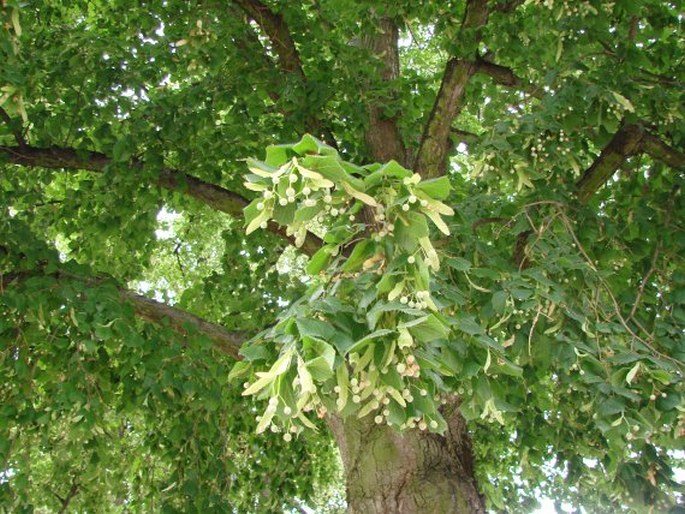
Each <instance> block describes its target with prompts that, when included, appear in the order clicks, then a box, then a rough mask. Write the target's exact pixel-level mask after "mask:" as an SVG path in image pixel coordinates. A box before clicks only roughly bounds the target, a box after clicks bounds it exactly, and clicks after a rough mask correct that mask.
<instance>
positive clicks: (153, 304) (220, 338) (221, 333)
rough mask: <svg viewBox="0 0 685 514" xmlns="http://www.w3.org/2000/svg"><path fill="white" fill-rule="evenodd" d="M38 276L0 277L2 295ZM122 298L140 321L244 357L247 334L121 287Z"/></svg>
mask: <svg viewBox="0 0 685 514" xmlns="http://www.w3.org/2000/svg"><path fill="white" fill-rule="evenodd" d="M0 251H2V252H6V251H5V250H4V249H3V247H0ZM36 273H38V272H36V271H33V272H17V273H8V274H5V275H0V294H2V293H3V292H4V290H5V289H8V288H10V287H11V286H12V284H13V283H15V282H21V281H23V280H26V279H27V278H30V277H31V276H35V275H36ZM47 275H48V276H51V277H54V278H56V279H67V280H78V281H81V282H85V283H88V284H91V285H94V286H95V285H98V284H100V283H102V281H103V280H102V279H92V278H87V277H82V276H79V275H74V274H73V273H70V272H67V271H63V270H57V271H53V272H50V273H47ZM119 296H120V297H121V299H122V300H123V301H125V302H128V303H130V304H131V305H132V306H133V309H134V311H135V313H136V315H137V316H139V317H140V318H142V319H144V320H146V321H150V322H153V323H162V322H164V320H167V321H168V322H169V324H170V326H171V327H172V328H173V329H174V330H176V331H177V332H179V333H180V334H183V335H186V334H187V331H188V329H189V328H190V327H192V328H194V329H195V330H196V331H197V332H198V333H200V334H202V335H204V336H206V337H208V338H209V339H210V340H211V341H212V343H213V344H214V346H215V347H216V349H217V350H219V351H221V352H222V353H225V354H226V355H229V356H230V357H232V358H234V359H240V358H241V357H240V355H239V353H238V351H239V350H240V346H241V345H242V343H243V341H245V339H246V336H245V334H244V333H242V332H230V331H228V330H226V329H225V328H223V327H222V326H220V325H216V324H214V323H210V322H209V321H205V320H203V319H202V318H200V317H198V316H195V315H194V314H191V313H189V312H187V311H184V310H182V309H178V308H176V307H171V306H169V305H166V304H163V303H161V302H158V301H156V300H152V299H150V298H147V297H145V296H142V295H139V294H137V293H134V292H132V291H128V290H126V289H123V288H119Z"/></svg>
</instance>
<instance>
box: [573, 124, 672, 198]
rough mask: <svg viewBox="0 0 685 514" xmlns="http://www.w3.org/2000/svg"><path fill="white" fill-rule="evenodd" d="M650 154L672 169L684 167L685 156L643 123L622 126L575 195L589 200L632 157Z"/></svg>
mask: <svg viewBox="0 0 685 514" xmlns="http://www.w3.org/2000/svg"><path fill="white" fill-rule="evenodd" d="M643 152H644V153H647V154H648V155H649V156H650V157H652V158H653V159H656V160H659V161H662V162H664V163H665V164H667V165H668V166H670V167H672V168H685V154H683V153H682V152H680V151H678V150H676V149H675V148H673V147H671V146H669V145H667V144H666V143H664V142H663V141H661V139H659V138H658V137H656V136H655V135H653V134H651V133H649V132H648V131H647V130H646V129H645V127H643V126H642V125H640V124H637V123H635V124H626V125H623V126H622V127H621V128H620V129H619V130H618V132H616V134H614V137H612V138H611V141H609V143H608V144H607V145H606V146H605V147H604V149H603V150H602V152H601V153H600V154H599V156H598V157H597V159H595V161H594V162H593V163H592V165H591V166H590V167H589V168H588V169H587V170H586V171H585V173H584V174H583V176H582V177H581V178H580V179H579V180H578V182H577V183H576V188H577V189H576V192H577V193H576V194H577V195H578V198H579V200H580V201H581V202H585V201H587V200H588V199H589V198H590V197H591V196H592V195H593V194H594V193H595V192H596V191H597V190H598V189H599V188H601V187H602V186H603V185H604V184H605V183H606V182H607V180H609V178H611V176H612V175H613V174H614V173H615V172H616V171H617V170H618V169H619V168H620V167H621V165H622V164H623V163H624V162H625V161H626V160H627V159H628V158H629V157H632V156H634V155H637V154H639V153H643Z"/></svg>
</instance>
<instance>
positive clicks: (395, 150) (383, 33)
mask: <svg viewBox="0 0 685 514" xmlns="http://www.w3.org/2000/svg"><path fill="white" fill-rule="evenodd" d="M377 23H378V26H377V31H376V33H374V34H371V35H369V36H367V37H365V38H364V46H366V48H368V49H369V50H370V51H371V53H372V54H373V55H375V56H377V57H379V58H380V59H381V62H382V67H381V70H380V77H381V80H382V81H383V82H390V81H393V80H395V79H397V78H398V77H399V75H400V57H399V49H398V40H399V30H398V28H397V24H396V23H395V22H394V21H393V20H391V19H390V18H387V17H382V18H380V19H379V20H378V22H377ZM365 138H366V144H367V145H368V146H369V150H370V151H371V155H372V157H373V159H375V160H376V161H378V162H387V161H389V160H391V159H395V160H396V161H399V162H404V161H405V149H404V143H403V142H402V136H401V135H400V131H399V128H398V127H397V120H396V119H395V118H391V117H388V116H386V115H385V114H384V113H383V108H382V107H381V106H380V105H378V103H377V102H375V103H372V104H371V105H370V106H369V127H368V129H367V130H366V134H365Z"/></svg>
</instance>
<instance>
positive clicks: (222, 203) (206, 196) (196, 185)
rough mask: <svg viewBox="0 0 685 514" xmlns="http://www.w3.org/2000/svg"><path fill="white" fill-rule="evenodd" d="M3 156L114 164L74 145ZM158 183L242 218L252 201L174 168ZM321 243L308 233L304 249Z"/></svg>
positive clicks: (14, 160) (58, 165)
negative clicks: (245, 208)
mask: <svg viewBox="0 0 685 514" xmlns="http://www.w3.org/2000/svg"><path fill="white" fill-rule="evenodd" d="M0 155H4V156H5V159H6V160H7V162H9V163H11V164H17V165H20V166H35V167H41V168H50V169H67V170H88V171H95V172H103V171H105V168H107V167H108V166H110V165H111V164H113V162H112V160H111V159H110V158H109V157H107V156H106V155H105V154H103V153H100V152H91V151H87V150H75V149H73V148H56V147H51V148H36V147H32V146H27V147H23V148H22V147H10V146H0ZM130 165H131V166H132V167H134V168H142V167H143V165H144V164H143V163H142V162H140V161H134V162H132V163H131V164H130ZM157 185H159V186H160V187H163V188H164V189H168V190H170V191H175V192H179V193H182V194H185V195H188V196H191V197H193V198H195V199H196V200H199V201H200V202H202V203H204V204H207V205H208V206H210V207H212V208H213V209H216V210H218V211H221V212H225V213H227V214H230V215H231V216H235V217H242V215H243V208H244V207H245V206H246V205H247V204H248V203H249V202H248V200H247V199H245V198H244V197H242V196H241V195H239V194H237V193H234V192H233V191H229V190H228V189H225V188H223V187H221V186H218V185H216V184H211V183H209V182H205V181H203V180H201V179H199V178H197V177H194V176H192V175H188V174H187V173H184V172H182V171H179V170H174V169H164V170H162V171H161V172H160V173H159V176H158V178H157ZM268 230H269V231H271V232H273V233H274V234H277V235H279V236H280V237H282V238H284V239H287V240H288V241H290V242H292V240H291V238H289V237H288V236H286V234H285V230H284V229H282V228H281V227H279V226H278V225H276V224H275V223H272V224H270V225H269V227H268ZM321 244H322V243H321V240H320V239H319V238H318V237H316V236H314V235H312V234H309V235H308V236H307V239H306V240H305V243H304V245H303V247H302V250H303V251H304V252H305V253H307V254H309V255H312V254H313V253H314V252H316V250H317V249H318V248H320V247H321Z"/></svg>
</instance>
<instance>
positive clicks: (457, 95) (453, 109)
mask: <svg viewBox="0 0 685 514" xmlns="http://www.w3.org/2000/svg"><path fill="white" fill-rule="evenodd" d="M487 20H488V8H487V2H485V1H482V0H469V1H468V2H467V4H466V13H465V15H464V21H463V22H462V25H461V29H462V30H461V31H462V32H464V30H466V29H477V28H479V27H482V26H483V25H485V23H486V22H487ZM475 37H476V40H478V39H479V38H480V35H479V33H478V32H476V36H475ZM477 70H478V66H477V65H476V64H475V63H474V62H472V61H468V60H463V59H458V58H452V59H450V60H449V61H448V62H447V65H446V66H445V72H444V74H443V77H442V82H441V84H440V90H439V91H438V96H437V97H436V99H435V103H434V104H433V110H432V111H431V114H430V116H429V117H428V122H427V123H426V126H425V129H424V132H423V136H422V137H421V144H420V145H419V152H418V154H417V159H416V164H415V169H416V171H417V172H418V173H420V174H422V175H423V176H425V177H430V176H437V175H441V174H443V173H444V172H445V171H446V170H447V156H448V153H449V151H450V149H451V143H450V137H449V136H450V128H451V125H452V122H453V121H454V120H455V119H456V117H457V116H458V115H459V113H460V112H461V109H462V105H463V100H464V93H465V92H466V84H467V83H468V81H469V79H470V78H471V77H472V76H473V74H474V73H476V71H477Z"/></svg>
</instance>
